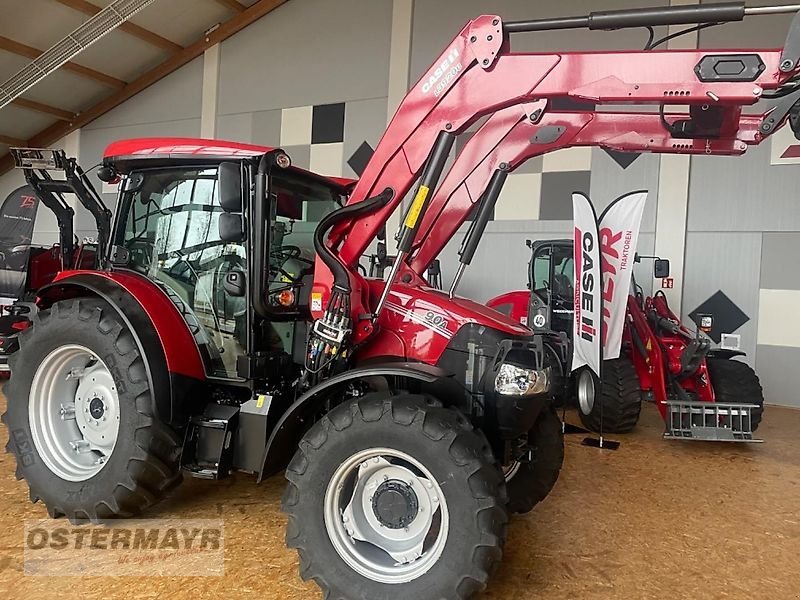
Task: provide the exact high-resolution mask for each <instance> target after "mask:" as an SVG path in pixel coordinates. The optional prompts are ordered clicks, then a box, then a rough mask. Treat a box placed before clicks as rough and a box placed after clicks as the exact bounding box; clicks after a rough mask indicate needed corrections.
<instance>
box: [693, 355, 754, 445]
mask: <svg viewBox="0 0 800 600" xmlns="http://www.w3.org/2000/svg"><path fill="white" fill-rule="evenodd" d="M706 364H707V365H708V374H709V377H710V378H711V386H712V387H713V388H714V399H715V400H716V401H717V402H721V403H728V404H755V405H757V406H758V408H754V409H753V410H752V411H751V412H750V418H751V424H750V425H751V427H752V431H755V430H756V429H758V426H759V424H760V423H761V418H762V417H763V415H764V391H763V390H762V389H761V382H760V381H759V380H758V375H756V373H755V371H753V369H751V368H750V366H749V365H747V364H745V363H743V362H739V361H738V360H727V359H724V358H708V359H706Z"/></svg>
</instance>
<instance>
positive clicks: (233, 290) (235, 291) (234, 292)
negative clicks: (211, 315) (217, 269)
mask: <svg viewBox="0 0 800 600" xmlns="http://www.w3.org/2000/svg"><path fill="white" fill-rule="evenodd" d="M244 282H245V278H244V273H242V272H241V271H228V272H227V273H226V274H225V281H223V282H222V289H224V290H225V293H226V294H228V295H229V296H233V297H234V298H241V297H242V296H244V294H245V292H246V289H245V287H246V286H245V283H244Z"/></svg>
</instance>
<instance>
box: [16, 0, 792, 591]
mask: <svg viewBox="0 0 800 600" xmlns="http://www.w3.org/2000/svg"><path fill="white" fill-rule="evenodd" d="M788 10H789V9H787V8H786V7H777V8H770V9H764V8H762V7H760V8H757V9H745V7H744V5H743V4H736V3H734V4H724V5H699V6H693V7H673V8H657V9H656V8H654V9H641V10H634V11H612V12H602V13H593V14H591V15H588V16H585V17H576V18H571V19H543V20H532V21H523V22H516V23H504V22H503V21H502V19H501V18H500V17H499V16H494V15H484V16H480V17H477V18H476V19H474V20H472V21H470V22H469V23H467V25H466V26H465V27H464V29H463V30H462V31H461V32H460V33H459V34H458V35H457V36H456V37H455V38H454V39H453V41H452V42H451V43H450V44H449V45H448V47H447V48H446V49H445V50H444V52H443V53H442V55H441V56H440V57H439V58H438V59H437V60H436V61H435V63H434V64H433V66H432V67H431V68H430V69H428V71H427V72H426V73H425V74H424V76H423V77H422V79H421V80H420V82H419V83H417V84H416V85H414V87H413V88H412V89H411V90H410V91H409V93H408V95H407V97H406V98H405V99H404V100H403V102H402V103H401V105H400V107H399V108H398V110H397V113H396V115H395V116H394V118H393V120H392V122H391V124H390V125H389V127H388V129H387V130H386V132H385V134H384V135H383V138H382V139H381V141H380V143H379V144H378V146H377V148H376V150H375V153H374V155H373V156H372V158H371V160H370V161H369V164H368V165H367V167H366V169H365V170H364V172H363V175H362V176H361V178H360V180H359V181H357V182H347V181H342V180H339V179H331V178H326V177H321V176H319V175H315V174H312V173H308V172H306V171H303V170H301V169H297V168H294V167H293V166H292V165H291V160H290V158H289V157H288V156H287V155H286V154H285V153H284V152H283V151H281V150H280V149H270V148H265V147H260V146H254V145H248V144H237V143H231V142H221V141H209V140H187V139H144V140H130V141H122V142H117V143H114V144H111V145H110V146H109V147H108V149H107V150H106V153H105V157H104V161H103V162H104V167H103V169H102V170H101V171H100V172H99V173H98V174H99V175H100V176H101V178H103V179H104V180H106V181H113V180H117V179H119V180H120V195H119V199H118V202H117V208H116V211H115V216H114V219H113V222H112V224H111V227H110V229H109V231H108V236H107V237H105V236H103V235H100V236H99V237H100V240H99V250H98V254H97V261H96V266H95V267H94V268H93V269H79V270H66V271H63V272H61V273H60V274H59V275H58V276H57V278H56V279H55V281H54V282H53V283H51V284H50V285H47V286H44V287H43V288H41V289H39V290H38V291H37V307H38V309H39V311H38V312H37V313H36V314H35V315H34V324H33V327H31V328H29V329H27V330H26V331H24V332H23V333H22V336H21V340H20V341H21V348H20V350H19V351H18V352H17V353H16V354H14V355H13V356H12V363H11V364H12V376H11V379H10V382H9V383H8V384H7V386H6V388H5V392H6V396H7V398H8V411H7V412H6V414H5V415H4V417H3V420H4V422H5V423H6V425H7V427H8V430H9V444H8V449H9V450H10V451H11V452H12V453H13V454H14V455H15V456H16V459H17V475H18V476H19V477H20V478H24V479H25V480H26V481H27V483H28V485H29V487H30V496H31V498H32V500H33V501H39V500H41V501H43V502H44V504H45V505H46V506H47V509H48V511H49V513H50V514H51V515H52V516H54V517H57V516H67V517H68V518H70V519H83V518H89V519H105V518H110V517H117V516H132V515H136V514H138V513H140V512H141V511H142V510H144V509H146V508H148V507H149V506H151V505H153V504H154V503H156V502H158V501H159V500H161V499H162V498H163V497H164V496H165V495H166V494H168V493H169V491H170V490H171V489H172V488H174V487H175V486H176V485H177V484H178V483H179V482H180V480H181V476H182V473H187V474H189V475H191V476H195V477H202V478H208V479H213V478H221V477H226V476H227V475H228V474H229V473H230V472H231V470H233V469H236V470H239V471H245V472H250V473H253V474H255V475H256V476H257V478H258V479H261V478H263V477H266V476H269V475H272V474H275V473H278V472H280V471H281V470H283V469H285V470H286V477H287V479H288V480H289V483H288V486H287V488H286V493H285V495H284V498H283V509H284V510H285V511H286V512H287V513H288V528H287V534H286V541H287V544H288V545H289V546H290V547H292V548H296V549H297V550H298V552H299V554H300V558H301V574H302V576H303V577H305V578H311V579H314V580H315V581H316V582H317V583H318V584H319V585H320V587H321V588H322V589H323V590H324V593H325V595H326V597H335V598H360V599H366V598H368V599H370V600H380V599H389V598H395V597H397V596H398V594H399V595H403V596H415V597H420V598H467V597H471V596H473V595H474V594H476V593H477V592H479V591H480V590H482V589H483V588H484V587H485V585H486V582H487V581H488V578H489V574H490V573H491V572H492V570H493V568H494V567H495V566H496V565H497V563H498V562H499V560H500V559H501V556H502V548H503V544H504V541H505V539H506V528H507V522H508V515H509V513H511V512H525V511H528V510H530V509H531V508H532V507H533V506H534V505H535V504H536V503H537V502H539V501H540V500H542V499H543V498H544V497H545V496H546V495H547V494H548V492H549V491H550V489H551V488H552V487H553V485H554V484H555V482H556V479H557V477H558V474H559V470H560V468H561V463H562V459H563V440H562V436H561V423H560V421H559V419H558V417H557V415H556V413H555V410H554V408H553V404H552V398H551V396H552V394H551V385H550V377H551V373H550V371H549V367H548V364H549V363H548V359H547V355H546V353H545V350H544V345H543V342H544V336H541V335H537V334H534V333H533V332H532V331H531V330H530V329H528V328H527V327H524V326H522V325H521V324H520V323H518V322H516V321H514V320H513V319H511V318H509V317H508V316H506V315H503V314H501V313H499V312H497V311H494V310H492V309H490V308H487V307H486V306H484V305H483V304H480V303H477V302H473V301H471V300H468V299H465V298H460V297H457V296H455V287H456V285H457V283H458V279H459V277H460V275H461V273H462V272H463V270H464V268H465V267H466V265H468V264H469V263H470V261H471V259H472V256H473V254H474V252H475V248H476V247H477V244H478V242H479V240H480V237H481V235H482V233H483V230H484V228H485V225H486V222H487V221H488V218H489V215H490V214H491V212H492V210H493V207H494V204H495V202H496V201H497V199H498V197H499V195H500V191H501V189H502V187H503V183H504V181H505V179H506V177H507V175H508V173H510V172H512V171H513V170H514V169H516V168H517V167H519V165H520V164H522V163H523V162H524V161H525V160H527V159H529V158H531V157H534V156H537V155H541V154H544V153H546V152H549V151H552V150H556V149H558V148H563V147H567V146H575V145H584V146H603V147H606V148H613V149H616V150H623V151H624V150H628V151H651V152H672V153H681V154H703V155H706V154H711V155H731V154H741V153H742V152H744V151H745V149H746V147H747V145H748V144H757V143H760V142H761V141H762V140H763V139H765V138H766V137H767V135H768V133H771V132H772V131H774V130H775V129H777V128H778V127H780V126H783V125H784V124H785V123H786V122H789V121H791V122H792V124H793V125H794V126H795V130H796V131H797V130H800V125H798V124H797V123H796V119H795V118H794V117H793V115H794V114H795V112H796V110H795V108H794V107H795V105H796V103H797V102H798V98H800V88H798V87H797V86H796V83H797V81H798V79H800V68H799V65H798V61H799V60H800V37H799V36H800V28H799V27H797V26H795V27H793V28H792V32H791V33H790V35H789V39H788V41H787V43H786V48H785V49H784V50H747V51H743V50H724V51H700V50H692V51H653V52H648V53H641V52H631V51H622V52H614V53H609V52H599V53H594V52H586V53H558V54H521V53H514V52H512V51H511V50H510V45H511V37H512V36H513V35H516V34H519V33H523V32H534V31H541V30H546V29H563V28H569V27H572V28H575V27H588V28H592V29H598V28H599V29H612V28H618V27H652V26H655V25H666V24H670V25H674V24H681V23H705V22H712V23H718V22H725V21H736V20H741V19H742V18H743V17H744V16H745V14H747V13H748V12H754V11H755V12H756V13H758V12H765V11H766V12H770V11H778V12H781V11H783V12H787V11H788ZM662 41H663V40H662ZM654 45H656V44H655V42H654ZM739 64H741V65H742V68H741V69H740V70H738V71H737V70H736V69H732V68H731V67H732V66H735V65H739ZM754 90H755V91H756V92H757V93H754ZM762 91H763V92H765V93H766V94H769V93H774V94H779V95H782V96H783V97H784V98H787V100H786V101H784V102H783V103H781V104H780V106H779V107H778V108H776V109H774V110H771V111H770V112H767V113H765V114H761V115H758V114H750V113H748V114H742V110H741V108H742V106H743V105H749V104H754V103H756V102H757V101H758V100H759V98H760V97H761V96H762ZM559 97H572V98H577V99H588V98H591V99H592V101H593V102H596V103H598V104H603V103H609V104H619V103H620V102H628V103H640V104H651V105H654V106H656V107H658V106H660V105H663V104H665V103H667V102H668V103H669V104H675V103H676V102H680V103H682V104H685V105H687V106H688V107H689V108H688V112H686V113H684V112H678V113H672V112H670V113H664V111H663V110H662V111H661V113H664V114H659V113H658V112H655V113H639V112H636V113H628V112H613V111H612V112H594V111H591V110H589V111H587V110H580V109H578V110H567V111H559V110H554V109H551V107H550V104H549V101H550V100H551V99H553V98H559ZM789 101H791V102H789ZM787 102H788V105H787V104H786V103H787ZM799 105H800V104H799ZM483 117H487V118H486V119H485V121H484V122H483V124H482V125H481V126H480V128H479V129H478V131H477V132H476V133H475V134H474V135H473V136H472V137H471V138H470V140H469V141H468V142H467V143H466V144H465V146H464V147H463V149H462V150H461V152H460V153H459V154H458V156H456V157H455V160H454V161H452V163H451V162H449V161H448V157H449V155H450V154H451V151H452V150H453V148H454V142H455V140H456V138H457V137H458V136H459V135H460V134H462V133H464V132H465V131H467V129H468V128H469V127H470V126H471V125H473V124H475V123H476V122H478V121H479V120H480V119H481V118H483ZM17 154H18V161H19V162H20V166H22V167H23V168H26V171H27V172H29V173H30V172H31V171H32V169H33V167H35V165H32V164H30V162H36V161H42V160H44V161H47V158H48V157H47V153H45V152H43V151H42V152H38V153H37V152H36V151H33V152H31V151H26V152H20V153H17ZM28 158H33V159H34V160H33V161H29V162H28V163H26V160H27V159H28ZM56 162H57V161H56ZM36 164H39V165H41V164H42V163H36ZM448 164H450V165H451V166H450V168H449V169H448V170H447V172H446V173H445V166H446V165H448ZM51 166H52V165H51ZM55 167H56V168H57V167H58V165H57V164H56V165H55ZM415 184H416V189H415V190H414V192H413V194H412V201H411V202H410V204H409V206H408V208H407V210H406V211H405V214H404V216H403V219H402V225H401V228H400V232H399V233H398V237H397V239H398V247H397V253H396V255H395V258H394V260H393V261H392V264H391V268H390V270H389V273H388V275H387V277H386V280H385V281H384V280H381V279H373V278H369V277H365V276H362V275H361V274H360V273H359V270H358V263H359V260H360V259H361V258H362V256H363V255H364V253H365V252H366V250H367V248H368V247H369V246H370V244H371V243H372V241H373V240H374V239H375V237H376V236H377V235H378V234H379V232H380V231H381V230H382V229H383V228H384V226H385V224H386V222H387V220H388V218H389V217H390V215H391V214H392V213H393V212H394V211H395V210H397V209H398V207H400V204H401V201H402V199H403V198H404V197H406V195H407V193H409V192H411V188H412V186H414V185H415ZM53 185H56V184H53ZM80 198H81V201H82V202H83V201H85V202H86V203H87V204H88V206H89V207H92V211H93V213H94V214H95V218H96V219H97V220H98V226H99V228H102V227H103V225H104V216H103V212H102V210H99V207H98V206H97V203H96V201H93V199H92V198H93V194H91V193H86V192H84V193H82V194H81V196H80ZM95 200H96V199H95ZM476 205H477V206H476ZM473 209H474V210H473ZM473 214H474V215H475V220H474V221H473V226H472V228H471V231H470V233H469V234H468V235H467V236H466V238H465V241H464V245H463V247H462V251H461V253H460V261H461V266H460V267H459V270H458V276H457V277H456V281H455V282H454V284H453V286H452V287H451V289H450V291H449V292H442V291H439V290H436V289H433V288H432V287H430V286H429V285H428V282H427V281H426V280H425V278H424V277H423V274H425V273H426V270H427V268H428V266H429V265H430V264H431V263H432V262H433V261H434V260H435V259H436V257H437V256H438V255H439V253H440V252H441V250H442V249H443V248H444V246H445V245H446V244H447V242H448V241H449V240H450V239H451V238H452V236H453V235H454V233H455V232H456V231H457V230H458V228H459V226H460V225H461V224H462V223H464V222H465V221H466V220H467V219H468V218H469V217H470V215H473Z"/></svg>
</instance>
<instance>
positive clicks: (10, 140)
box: [0, 134, 25, 167]
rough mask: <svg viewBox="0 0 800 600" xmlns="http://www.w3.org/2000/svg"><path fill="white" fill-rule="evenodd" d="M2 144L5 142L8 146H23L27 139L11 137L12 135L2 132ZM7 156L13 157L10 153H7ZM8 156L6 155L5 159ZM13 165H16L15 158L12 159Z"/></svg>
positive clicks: (0, 141)
mask: <svg viewBox="0 0 800 600" xmlns="http://www.w3.org/2000/svg"><path fill="white" fill-rule="evenodd" d="M0 144H5V145H6V146H22V147H24V146H25V140H21V139H19V138H15V137H11V136H10V135H3V134H0ZM6 156H7V157H9V158H11V155H10V154H7V155H6ZM6 156H4V157H3V159H5V158H6ZM11 166H12V167H13V166H14V160H13V159H12V160H11Z"/></svg>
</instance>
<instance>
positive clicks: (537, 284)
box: [527, 240, 575, 335]
mask: <svg viewBox="0 0 800 600" xmlns="http://www.w3.org/2000/svg"><path fill="white" fill-rule="evenodd" d="M527 243H528V247H529V248H530V249H531V260H530V263H529V268H528V288H529V289H530V290H531V296H530V298H531V302H530V307H529V314H528V326H529V327H531V328H532V329H533V330H535V331H542V330H549V331H560V332H564V333H566V334H568V335H571V334H572V315H573V312H574V310H573V303H574V295H575V286H574V284H573V281H574V279H575V261H574V258H573V252H572V240H546V241H537V242H531V241H530V240H528V242H527Z"/></svg>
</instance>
